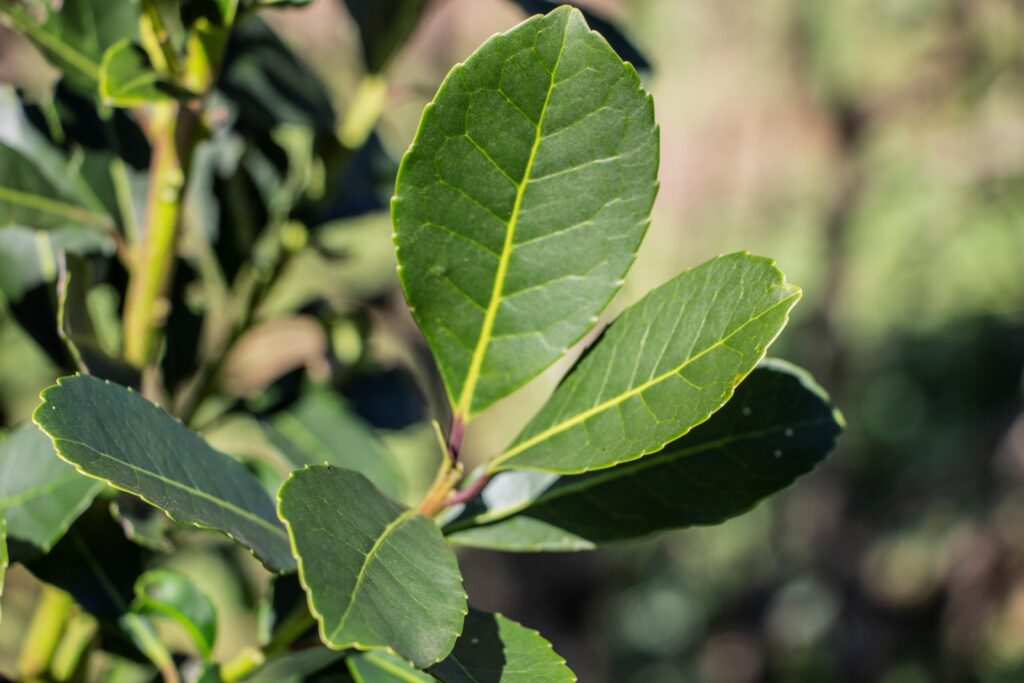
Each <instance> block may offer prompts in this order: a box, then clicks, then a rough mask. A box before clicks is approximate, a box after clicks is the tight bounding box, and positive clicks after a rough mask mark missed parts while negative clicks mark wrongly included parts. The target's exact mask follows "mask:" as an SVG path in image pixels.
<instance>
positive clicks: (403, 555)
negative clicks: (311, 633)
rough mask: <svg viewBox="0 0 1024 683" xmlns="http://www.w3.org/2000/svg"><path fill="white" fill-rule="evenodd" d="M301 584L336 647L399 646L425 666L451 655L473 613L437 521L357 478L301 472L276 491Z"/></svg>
mask: <svg viewBox="0 0 1024 683" xmlns="http://www.w3.org/2000/svg"><path fill="white" fill-rule="evenodd" d="M278 497H279V500H280V503H279V505H278V512H279V514H280V516H281V518H282V519H283V520H285V523H286V524H287V525H288V531H289V533H290V535H291V539H292V545H293V547H294V550H295V554H296V557H297V558H298V565H299V578H300V580H301V581H302V585H303V586H304V587H305V588H306V592H307V594H308V597H309V607H310V611H311V612H312V613H313V615H314V616H315V617H316V618H317V621H318V622H319V625H320V637H321V639H322V640H323V641H324V643H326V644H327V645H329V646H330V647H332V648H336V649H345V648H350V647H354V648H357V649H360V650H370V649H384V648H388V647H390V648H392V649H393V650H394V651H395V652H397V653H398V654H399V655H401V656H402V657H405V658H406V659H408V660H410V661H411V662H413V663H414V664H416V665H417V666H418V667H424V666H428V665H430V664H433V663H435V662H437V661H439V660H440V659H442V658H443V657H444V656H445V655H447V654H448V652H449V651H450V650H451V648H452V646H453V645H454V643H455V639H456V637H457V636H458V633H459V631H460V630H461V627H462V620H463V616H464V615H465V613H466V594H465V592H464V591H463V589H462V577H461V574H460V573H459V566H458V563H457V562H456V560H455V554H454V553H453V552H452V550H451V548H450V547H449V546H448V544H447V543H445V541H444V538H443V537H442V535H441V530H440V529H439V528H438V527H437V525H436V524H435V523H434V521H433V520H430V519H427V518H426V517H424V516H423V515H420V514H417V513H416V511H415V510H410V509H406V508H404V507H402V506H401V505H399V504H398V503H395V502H394V501H391V500H389V499H388V498H386V497H385V496H384V495H383V494H381V493H380V492H379V491H378V490H377V489H376V487H374V485H373V484H372V483H370V481H369V480H368V479H367V478H366V477H364V476H363V475H362V474H359V473H358V472H353V471H349V470H343V469H338V468H335V467H330V466H320V467H307V468H305V469H301V470H297V471H296V472H293V473H292V475H291V477H289V479H288V481H286V482H285V484H284V486H282V487H281V491H280V493H279V494H278Z"/></svg>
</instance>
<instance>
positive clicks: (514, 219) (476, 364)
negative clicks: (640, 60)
mask: <svg viewBox="0 0 1024 683" xmlns="http://www.w3.org/2000/svg"><path fill="white" fill-rule="evenodd" d="M568 35H569V21H568V20H566V22H565V30H564V32H563V33H562V45H561V47H560V48H559V49H558V56H557V57H556V58H555V65H554V66H553V67H552V68H551V82H550V83H549V85H548V91H547V94H546V95H545V96H544V104H543V105H542V106H541V110H540V117H539V118H538V120H537V131H536V133H535V135H534V138H533V146H532V147H531V148H530V156H529V158H528V159H527V160H526V169H525V170H524V171H523V179H522V180H520V181H519V187H517V188H516V198H515V202H514V203H513V204H512V215H511V216H510V217H509V220H508V228H507V230H506V231H505V242H504V244H503V245H502V249H501V257H500V258H499V259H498V270H497V272H496V273H495V275H494V288H493V289H492V290H491V300H490V301H489V302H488V304H487V310H486V311H485V312H484V322H483V325H482V326H481V327H480V337H479V338H478V339H477V342H476V347H475V348H474V349H473V356H472V358H471V359H470V362H469V372H467V373H466V382H465V383H464V384H463V385H462V393H461V394H460V395H459V401H458V403H457V404H456V406H455V411H454V412H455V416H456V417H459V418H461V419H463V420H468V418H469V417H471V413H470V411H471V410H472V406H473V394H474V393H475V392H476V385H477V383H478V382H479V380H480V369H481V368H482V367H483V364H484V358H485V357H486V355H487V347H488V346H490V344H491V338H492V333H493V330H494V321H495V319H497V317H498V308H499V307H500V306H501V297H502V292H503V291H504V289H505V278H506V276H507V275H508V263H509V261H510V260H511V258H512V246H513V242H514V240H515V234H516V224H517V223H518V221H519V212H520V210H521V209H522V206H523V196H524V195H525V194H526V186H527V185H529V184H530V175H531V173H532V172H533V163H534V161H536V159H537V150H538V149H539V148H540V141H541V139H542V137H543V136H542V134H541V131H542V130H543V129H544V117H545V115H547V112H548V104H549V103H550V102H551V93H552V92H554V90H555V74H556V73H558V64H559V62H560V61H561V60H562V53H563V52H565V41H566V38H567V36H568Z"/></svg>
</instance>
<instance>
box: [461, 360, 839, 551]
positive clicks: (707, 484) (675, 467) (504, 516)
mask: <svg viewBox="0 0 1024 683" xmlns="http://www.w3.org/2000/svg"><path fill="white" fill-rule="evenodd" d="M842 424H843V423H842V417H841V416H840V415H839V413H838V412H837V411H836V410H835V409H834V408H833V407H832V405H831V404H830V403H829V400H828V396H827V395H826V394H825V392H824V391H823V390H822V389H821V388H820V387H818V386H817V385H816V384H815V383H814V381H813V380H812V379H811V378H810V376H809V375H808V374H807V373H806V372H804V371H803V370H800V369H799V368H796V367H794V366H791V365H789V364H786V363H783V362H781V361H775V360H771V361H765V362H764V363H763V364H762V366H761V367H759V368H758V369H756V370H754V372H752V373H751V374H750V376H749V377H748V378H747V379H746V380H745V381H744V382H743V384H741V385H740V386H739V388H738V389H737V390H736V394H735V395H734V396H733V398H732V400H731V401H729V403H728V404H726V406H725V407H724V408H722V409H721V410H720V411H718V412H717V413H715V414H714V415H713V416H712V417H711V419H710V420H708V421H707V422H705V423H704V424H702V425H700V426H698V427H697V428H695V429H694V430H693V431H692V432H690V433H689V434H687V435H686V436H683V437H682V438H680V439H678V440H676V441H674V442H672V443H671V444H669V445H668V446H666V447H665V449H664V450H662V451H659V452H658V453H655V454H652V455H649V456H647V457H645V458H642V459H640V460H634V461H632V462H629V463H624V464H622V465H618V466H616V467H612V468H609V469H605V470H601V471H598V472H590V473H587V474H582V475H577V476H563V477H558V476H557V475H550V474H544V473H540V472H504V473H501V474H499V475H498V476H497V477H495V479H494V480H493V481H492V482H491V483H490V484H489V485H488V487H487V488H485V489H484V491H483V493H482V495H481V498H480V501H479V502H478V503H476V504H475V506H474V508H475V509H471V510H470V511H468V512H467V513H464V515H463V517H462V518H461V519H459V520H456V521H454V522H452V523H451V524H449V525H448V527H447V529H446V530H447V531H448V532H449V533H450V535H449V537H448V538H449V541H450V542H452V543H455V544H456V545H467V546H477V547H487V548H495V549H501V550H511V551H537V550H562V551H564V550H583V549H590V548H594V547H596V546H597V545H599V544H601V543H608V542H612V541H621V540H626V539H630V538H636V537H640V536H645V535H648V534H651V533H654V532H656V531H661V530H665V529H678V528H684V527H689V526H694V525H708V524H718V523H720V522H724V521H725V520H727V519H730V518H732V517H735V516H737V515H741V514H743V513H744V512H746V511H748V510H749V509H751V508H752V507H753V506H755V505H756V504H757V503H758V502H759V501H761V500H762V499H764V498H766V497H767V496H770V495H771V494H773V493H776V492H778V491H779V490H781V489H784V488H785V487H787V486H789V485H790V484H791V483H792V482H793V480H794V479H796V478H797V477H799V476H802V475H804V474H806V473H807V472H809V471H811V470H812V469H814V467H816V466H817V465H818V463H820V462H821V461H822V460H823V459H824V458H825V456H826V455H827V454H828V453H829V451H830V450H831V449H832V447H833V444H834V443H835V439H836V437H837V436H838V435H839V432H840V430H841V429H842ZM474 525H479V526H474ZM460 529H461V530H460Z"/></svg>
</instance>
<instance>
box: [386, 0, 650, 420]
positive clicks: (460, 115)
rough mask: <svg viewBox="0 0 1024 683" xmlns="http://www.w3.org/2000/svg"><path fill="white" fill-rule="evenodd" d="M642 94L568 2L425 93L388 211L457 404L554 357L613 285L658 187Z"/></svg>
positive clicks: (418, 312)
mask: <svg viewBox="0 0 1024 683" xmlns="http://www.w3.org/2000/svg"><path fill="white" fill-rule="evenodd" d="M657 169H658V129H657V126H656V125H655V123H654V109H653V104H652V102H651V98H650V96H649V95H648V94H647V93H646V92H644V91H643V89H642V88H641V87H640V80H639V78H638V76H637V74H636V71H635V70H634V69H633V67H632V66H630V65H628V64H624V63H623V62H622V60H621V59H619V58H618V57H617V56H616V54H615V52H614V51H613V50H612V49H611V48H610V47H609V46H608V44H607V43H606V42H605V41H604V39H603V38H601V37H600V36H599V35H598V34H596V33H592V32H590V31H589V30H588V29H587V25H586V22H585V21H584V19H583V17H582V15H581V14H580V13H579V11H578V10H574V9H570V8H568V7H562V8H559V9H557V10H555V11H553V12H551V13H550V14H548V15H546V16H538V17H533V18H532V19H529V20H527V21H526V22H524V23H522V24H520V25H519V26H518V27H516V28H514V29H512V30H511V31H509V32H508V33H505V34H500V35H498V36H495V37H494V38H492V39H491V40H489V41H488V42H487V43H485V44H484V45H483V46H482V47H481V48H480V49H479V50H477V51H476V53H474V54H473V56H471V57H470V58H469V59H468V60H467V61H466V63H465V64H462V65H460V66H456V67H455V68H454V69H453V70H452V72H451V73H450V74H449V75H448V77H447V78H446V79H445V81H444V83H443V84H442V85H441V89H440V90H439V91H438V94H437V96H436V97H435V98H434V101H433V102H432V103H431V104H430V105H428V106H427V108H426V109H425V110H424V113H423V120H422V121H421V122H420V128H419V132H418V133H417V135H416V139H415V141H414V142H413V145H412V146H411V147H410V148H409V151H408V152H407V153H406V155H405V158H404V159H403V161H402V166H401V169H400V171H399V174H398V179H397V185H396V192H395V198H394V200H393V203H392V210H393V214H394V221H395V244H396V246H397V253H398V262H399V267H400V275H401V280H402V286H403V288H404V290H405V296H406V298H407V299H408V301H409V305H410V308H411V309H412V312H413V315H414V316H415V318H416V321H417V322H418V323H419V326H420V328H421V329H422V330H423V333H424V335H425V336H426V338H427V341H428V342H429V343H430V346H431V349H432V350H433V353H434V357H435V358H436V359H437V363H438V365H439V367H440V370H441V375H442V377H443V379H444V382H445V386H446V387H447V389H448V394H449V396H450V397H451V400H452V403H453V405H454V408H455V412H456V415H457V416H460V417H462V418H466V417H468V416H471V415H473V414H475V413H478V412H480V411H481V410H483V409H484V408H486V407H487V406H489V405H491V404H492V403H494V401H496V400H498V399H500V398H502V397H503V396H506V395H508V394H509V393H511V392H512V391H513V390H515V389H516V388H518V387H520V386H521V385H523V384H524V383H526V382H527V381H528V380H530V379H531V378H533V377H535V376H536V375H537V374H538V373H540V372H541V371H542V370H544V368H546V367H548V366H549V365H551V363H553V362H554V361H555V360H557V359H558V358H559V357H561V356H562V355H563V354H564V353H565V352H566V350H567V349H568V348H569V347H570V346H572V345H573V344H574V343H575V342H577V341H578V340H579V339H580V338H581V337H582V336H583V335H584V334H585V333H586V332H587V331H588V330H590V329H591V328H592V327H593V326H594V324H595V323H596V322H597V316H598V314H599V313H601V311H602V310H603V309H604V308H605V306H607V304H608V302H609V301H610V300H611V298H612V296H613V295H614V294H615V292H616V291H618V289H619V287H620V286H621V285H622V278H623V277H624V276H625V275H626V272H627V271H628V270H629V267H630V265H631V264H632V263H633V259H634V256H635V254H636V251H637V249H638V247H639V246H640V242H641V240H642V239H643V236H644V233H645V232H646V230H647V225H648V221H649V215H650V210H651V205H652V203H653V201H654V195H655V193H656V191H657V181H656V174H657Z"/></svg>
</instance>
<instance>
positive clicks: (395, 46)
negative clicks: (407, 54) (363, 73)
mask: <svg viewBox="0 0 1024 683" xmlns="http://www.w3.org/2000/svg"><path fill="white" fill-rule="evenodd" d="M425 5H426V1H425V0H345V6H346V7H347V8H348V11H349V14H351V15H352V18H353V19H354V20H355V22H356V26H357V27H358V28H359V39H360V44H361V45H362V47H363V62H364V64H365V65H366V70H367V71H368V72H370V73H373V74H375V73H380V72H381V71H383V70H384V69H385V68H386V67H387V65H388V63H389V62H390V61H391V58H392V57H393V56H394V54H395V53H396V52H397V51H398V50H400V49H401V48H402V45H404V44H405V41H406V40H408V38H409V36H410V35H411V34H412V32H413V30H415V28H416V25H417V24H419V21H420V17H421V16H422V14H423V9H424V7H425Z"/></svg>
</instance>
